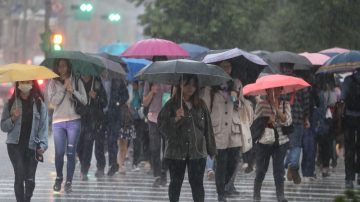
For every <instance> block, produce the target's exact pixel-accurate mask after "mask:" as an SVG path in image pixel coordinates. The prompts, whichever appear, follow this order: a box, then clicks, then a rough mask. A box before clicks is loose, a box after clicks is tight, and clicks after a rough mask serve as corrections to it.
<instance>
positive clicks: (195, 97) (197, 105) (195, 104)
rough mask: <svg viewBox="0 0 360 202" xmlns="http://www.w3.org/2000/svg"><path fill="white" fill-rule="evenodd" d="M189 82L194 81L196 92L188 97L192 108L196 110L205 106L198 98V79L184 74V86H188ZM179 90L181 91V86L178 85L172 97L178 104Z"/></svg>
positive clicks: (179, 98)
mask: <svg viewBox="0 0 360 202" xmlns="http://www.w3.org/2000/svg"><path fill="white" fill-rule="evenodd" d="M191 80H193V81H194V83H195V88H196V90H195V92H194V94H193V95H192V96H191V97H190V102H191V104H192V106H193V107H194V108H197V109H198V108H201V107H203V106H204V105H205V103H204V101H203V100H202V99H201V98H200V87H199V79H198V78H197V76H196V75H194V74H184V75H183V82H184V85H189V84H190V81H191ZM180 83H181V79H180ZM181 90H182V89H181V86H180V85H178V86H177V89H176V93H175V96H174V99H175V101H177V102H179V103H180V100H181Z"/></svg>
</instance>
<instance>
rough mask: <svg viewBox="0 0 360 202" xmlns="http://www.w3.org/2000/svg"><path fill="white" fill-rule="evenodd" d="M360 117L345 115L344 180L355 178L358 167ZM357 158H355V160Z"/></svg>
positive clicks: (359, 156) (359, 155)
mask: <svg viewBox="0 0 360 202" xmlns="http://www.w3.org/2000/svg"><path fill="white" fill-rule="evenodd" d="M359 123H360V117H355V116H346V117H345V124H346V129H347V130H346V132H345V144H344V145H345V180H355V173H356V172H359V168H360V160H359V158H360V124H359ZM356 159H357V160H356Z"/></svg>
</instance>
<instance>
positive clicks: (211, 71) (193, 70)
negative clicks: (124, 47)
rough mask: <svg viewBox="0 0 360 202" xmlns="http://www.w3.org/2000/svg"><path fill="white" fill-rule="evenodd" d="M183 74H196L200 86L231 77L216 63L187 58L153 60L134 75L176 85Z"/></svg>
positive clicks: (222, 81)
mask: <svg viewBox="0 0 360 202" xmlns="http://www.w3.org/2000/svg"><path fill="white" fill-rule="evenodd" d="M183 74H195V75H197V77H198V79H199V85H200V86H213V85H220V84H223V83H225V82H226V81H229V80H231V77H230V76H229V75H227V74H226V72H225V71H224V70H223V69H221V68H220V67H218V66H216V65H209V64H205V63H203V62H198V61H194V60H187V59H177V60H168V61H157V62H153V63H151V64H150V65H148V66H146V67H145V68H144V69H143V70H141V71H140V72H139V73H138V74H137V75H136V76H135V77H136V78H138V79H139V80H146V81H148V82H154V83H162V84H169V85H178V84H179V82H180V79H181V77H182V75H183Z"/></svg>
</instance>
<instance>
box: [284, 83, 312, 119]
mask: <svg viewBox="0 0 360 202" xmlns="http://www.w3.org/2000/svg"><path fill="white" fill-rule="evenodd" d="M291 96H293V94H292V93H289V94H287V95H285V100H287V101H289V100H290V99H291ZM291 115H292V120H293V124H296V125H303V124H304V120H305V119H306V118H309V115H310V93H309V90H308V89H307V88H305V89H301V90H299V91H297V92H296V96H295V101H294V104H292V105H291Z"/></svg>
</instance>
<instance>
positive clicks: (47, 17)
mask: <svg viewBox="0 0 360 202" xmlns="http://www.w3.org/2000/svg"><path fill="white" fill-rule="evenodd" d="M50 17H51V0H45V20H44V27H45V33H51V30H50ZM48 54H49V52H48V51H45V57H47V56H48Z"/></svg>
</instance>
